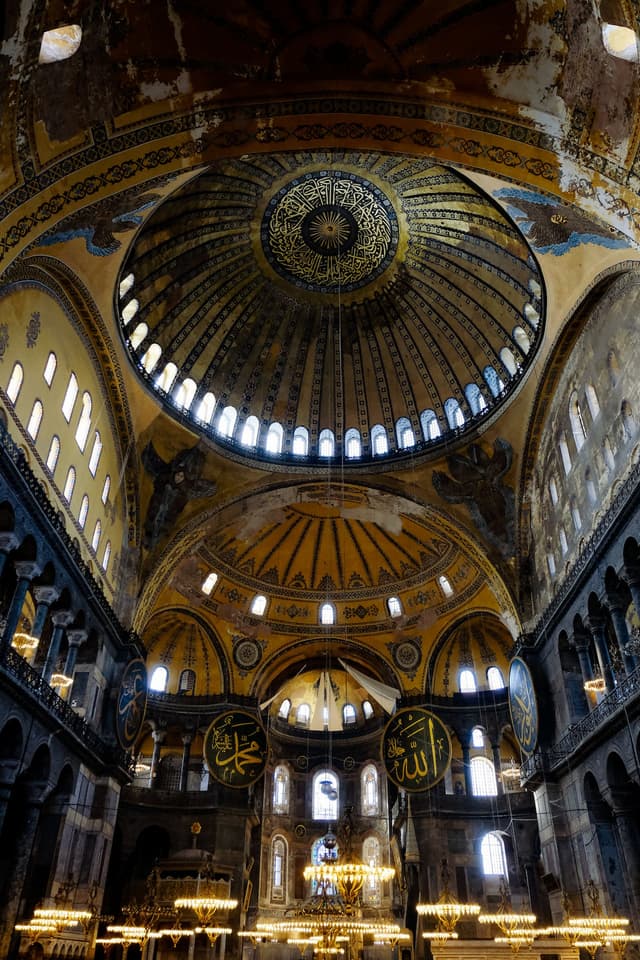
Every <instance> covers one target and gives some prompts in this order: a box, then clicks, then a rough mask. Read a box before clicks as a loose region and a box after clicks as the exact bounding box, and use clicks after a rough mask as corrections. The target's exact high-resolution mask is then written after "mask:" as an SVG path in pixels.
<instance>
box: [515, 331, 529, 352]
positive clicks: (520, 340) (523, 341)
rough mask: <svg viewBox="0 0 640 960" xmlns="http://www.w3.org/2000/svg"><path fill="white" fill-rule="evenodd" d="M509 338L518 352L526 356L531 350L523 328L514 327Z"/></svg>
mask: <svg viewBox="0 0 640 960" xmlns="http://www.w3.org/2000/svg"><path fill="white" fill-rule="evenodd" d="M511 336H512V337H513V339H514V341H515V343H516V344H517V345H518V349H519V350H520V352H521V353H523V354H525V356H526V354H527V353H529V350H530V349H531V343H530V342H529V337H528V336H527V332H526V330H525V329H524V327H514V328H513V333H512V334H511Z"/></svg>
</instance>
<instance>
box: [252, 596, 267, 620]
mask: <svg viewBox="0 0 640 960" xmlns="http://www.w3.org/2000/svg"><path fill="white" fill-rule="evenodd" d="M266 609H267V598H266V597H265V596H264V594H262V593H257V594H256V595H255V597H254V598H253V600H252V601H251V613H252V614H253V615H254V617H262V616H264V612H265V610H266Z"/></svg>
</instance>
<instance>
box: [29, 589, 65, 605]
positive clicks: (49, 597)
mask: <svg viewBox="0 0 640 960" xmlns="http://www.w3.org/2000/svg"><path fill="white" fill-rule="evenodd" d="M33 595H34V597H35V598H36V603H45V604H46V605H47V606H51V604H52V603H55V602H56V600H57V599H58V597H59V596H60V591H59V590H58V588H57V587H45V586H40V587H34V588H33Z"/></svg>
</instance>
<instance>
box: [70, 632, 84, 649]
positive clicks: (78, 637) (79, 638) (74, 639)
mask: <svg viewBox="0 0 640 960" xmlns="http://www.w3.org/2000/svg"><path fill="white" fill-rule="evenodd" d="M87 637H88V633H87V631H86V630H67V643H68V644H69V646H70V647H79V646H80V645H81V644H82V643H84V642H85V640H86V639H87Z"/></svg>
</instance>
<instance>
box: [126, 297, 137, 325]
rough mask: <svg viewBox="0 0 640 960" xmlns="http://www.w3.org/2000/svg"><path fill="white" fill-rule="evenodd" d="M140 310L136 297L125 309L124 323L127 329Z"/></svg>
mask: <svg viewBox="0 0 640 960" xmlns="http://www.w3.org/2000/svg"><path fill="white" fill-rule="evenodd" d="M139 309H140V304H139V302H138V301H137V300H136V298H135V297H133V299H132V300H129V302H128V303H127V304H126V306H124V307H123V309H122V323H123V325H124V326H125V327H126V326H127V324H129V323H131V321H132V320H133V318H134V317H135V315H136V313H137V312H138V310H139Z"/></svg>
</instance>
